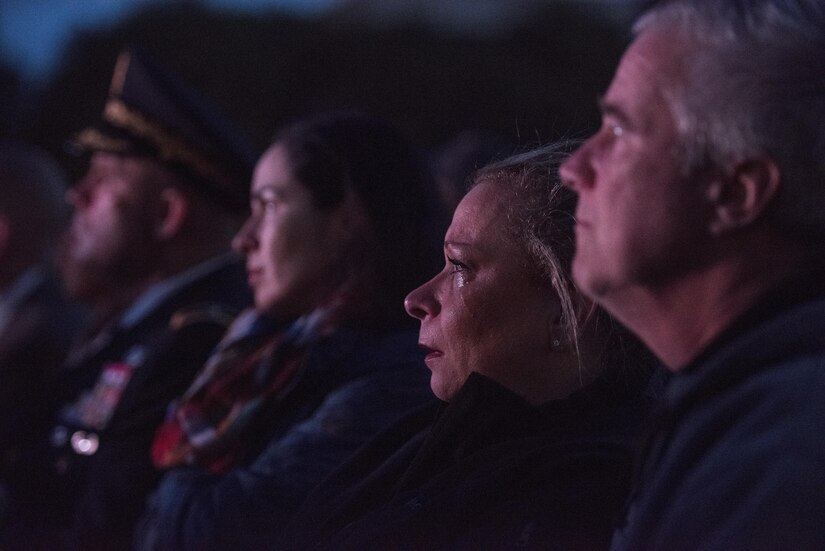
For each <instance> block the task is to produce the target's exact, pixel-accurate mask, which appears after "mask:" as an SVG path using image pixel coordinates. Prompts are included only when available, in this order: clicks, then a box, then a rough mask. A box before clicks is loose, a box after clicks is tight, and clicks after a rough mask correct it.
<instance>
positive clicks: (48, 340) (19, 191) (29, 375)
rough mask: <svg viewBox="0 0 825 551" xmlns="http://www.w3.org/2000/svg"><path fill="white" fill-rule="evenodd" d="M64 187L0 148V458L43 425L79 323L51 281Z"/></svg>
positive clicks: (40, 164) (33, 152)
mask: <svg viewBox="0 0 825 551" xmlns="http://www.w3.org/2000/svg"><path fill="white" fill-rule="evenodd" d="M65 190H66V181H65V178H64V176H63V173H62V172H61V170H60V168H59V167H58V166H57V164H56V163H55V162H54V160H52V159H51V157H49V156H48V155H47V154H46V153H44V152H42V151H40V150H38V149H36V148H34V147H32V146H29V145H24V144H21V143H2V144H0V442H2V445H0V454H2V455H0V457H4V458H5V457H8V456H10V455H14V454H15V453H16V451H17V450H18V449H19V448H20V446H24V445H26V441H27V440H28V438H29V437H30V435H32V434H33V433H34V432H36V430H35V429H34V427H35V426H36V425H38V424H43V423H45V422H46V419H47V414H48V412H49V411H50V408H51V400H52V390H53V389H52V388H51V385H52V383H53V379H54V376H55V374H56V371H57V368H58V366H59V365H60V364H61V362H62V361H63V359H64V357H65V356H66V353H67V352H68V350H69V347H70V346H71V344H72V342H73V340H74V338H75V337H76V336H77V335H78V332H79V331H81V330H82V329H83V326H84V319H85V316H84V315H83V312H82V311H81V309H80V308H79V307H78V306H77V305H74V304H73V303H71V302H70V301H69V300H68V299H67V298H66V297H65V296H64V295H63V293H62V292H61V289H60V284H59V283H58V281H57V278H56V277H54V273H53V269H52V259H53V258H52V257H53V252H54V245H55V243H56V241H57V238H58V235H59V234H60V232H61V231H62V229H63V227H64V225H65V223H66V221H67V219H68V216H67V215H68V209H67V208H66V204H65V202H64V200H63V194H64V192H65Z"/></svg>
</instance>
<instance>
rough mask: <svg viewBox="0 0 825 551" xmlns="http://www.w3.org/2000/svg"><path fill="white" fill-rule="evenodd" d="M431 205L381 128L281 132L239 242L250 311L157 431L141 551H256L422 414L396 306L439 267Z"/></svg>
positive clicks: (416, 169) (313, 124) (262, 169)
mask: <svg viewBox="0 0 825 551" xmlns="http://www.w3.org/2000/svg"><path fill="white" fill-rule="evenodd" d="M440 220H441V219H440V217H439V207H438V199H437V196H436V194H435V192H434V189H433V186H432V184H431V182H430V180H429V178H428V177H427V175H426V172H425V171H424V169H423V168H422V165H421V164H420V163H419V161H418V159H417V156H416V154H415V153H414V151H413V150H412V148H411V147H410V145H409V144H408V143H407V142H406V141H405V140H404V139H402V137H401V136H400V135H399V134H398V133H397V132H396V131H395V130H394V129H392V128H391V127H389V126H387V125H386V124H384V123H382V122H379V121H376V120H374V119H371V118H368V117H366V116H363V115H359V114H348V113H334V114H326V115H321V116H317V117H315V118H311V119H308V120H304V121H300V122H298V123H295V124H293V125H291V126H289V127H287V128H285V129H284V130H282V131H281V132H280V133H279V134H278V135H277V137H276V139H275V141H274V143H273V145H272V146H271V147H270V148H269V149H268V150H267V151H266V153H265V154H264V155H263V156H262V157H261V159H260V160H259V162H258V164H257V166H256V168H255V172H254V175H253V179H252V186H251V215H250V216H249V218H248V220H247V221H246V223H245V225H244V226H243V228H242V229H241V230H240V232H239V233H238V234H237V236H236V237H235V241H234V245H235V248H236V249H237V250H238V252H240V253H241V254H243V255H244V256H245V257H246V265H247V271H248V274H249V283H250V286H251V287H252V290H253V293H254V297H255V306H254V308H253V309H252V310H250V311H248V312H245V313H244V314H242V315H241V316H240V317H239V318H238V319H237V320H236V321H235V322H234V323H233V325H232V326H231V327H230V329H229V331H228V332H227V334H226V335H225V336H224V339H223V340H222V342H221V343H220V344H219V345H218V347H217V349H216V351H215V352H214V353H213V355H212V357H211V358H210V360H209V361H208V362H207V364H206V366H205V367H204V369H203V371H202V372H201V373H200V375H199V376H198V378H197V379H196V380H195V382H194V383H193V385H192V386H191V387H190V388H189V390H188V391H187V392H186V394H185V395H184V396H183V397H182V398H181V399H180V400H179V401H178V402H177V404H176V406H175V407H174V409H173V410H172V411H171V413H170V415H169V417H168V420H167V421H166V422H165V423H164V424H163V425H162V426H161V428H160V429H159V431H158V433H157V435H156V438H155V442H154V445H153V449H152V455H153V460H154V463H155V465H156V466H157V467H158V468H160V469H162V470H165V471H167V474H166V475H165V477H164V478H163V479H162V481H161V484H160V486H159V488H158V490H157V492H156V493H155V495H154V496H153V498H152V499H151V501H150V504H149V508H148V510H147V513H146V515H145V516H144V518H143V520H142V521H141V523H140V526H139V529H138V534H137V537H136V547H137V548H138V549H144V550H148V549H175V550H184V549H199V550H200V549H228V548H233V549H245V548H250V549H258V548H260V546H262V545H265V544H266V543H267V542H269V541H271V540H272V538H273V534H276V533H277V532H278V529H279V527H280V526H281V525H282V524H283V522H284V521H285V519H286V518H287V517H288V516H289V515H290V514H291V513H293V512H294V511H295V510H296V509H297V507H298V506H299V505H300V503H301V501H302V500H303V499H304V498H305V497H306V494H307V493H308V491H309V490H310V489H311V488H312V487H313V486H314V485H316V484H317V483H318V482H319V481H320V480H321V479H322V478H323V477H324V476H325V475H327V474H328V473H329V472H330V471H332V469H333V468H334V467H335V466H336V465H337V464H339V463H341V462H342V461H343V460H344V459H345V458H346V457H347V456H348V455H350V454H351V453H353V452H354V451H355V450H356V448H357V447H358V446H359V445H361V444H362V443H364V442H365V441H366V440H367V439H368V438H369V437H371V436H373V435H374V434H375V433H376V432H378V431H379V430H380V429H383V428H385V427H386V426H387V425H388V424H390V423H391V422H392V421H394V420H396V419H397V418H398V417H400V416H401V415H402V414H403V413H404V412H406V411H407V410H409V409H411V408H415V407H418V406H420V405H421V404H422V403H424V402H427V401H429V400H431V396H430V393H429V391H428V389H427V378H426V375H427V371H426V369H424V366H423V365H422V354H421V352H420V350H418V347H417V346H416V337H415V332H414V330H411V328H410V327H409V326H410V323H409V319H408V318H407V316H406V315H404V311H403V307H402V303H403V297H404V294H405V292H406V289H408V285H409V283H410V282H411V281H414V280H415V279H416V278H420V277H423V274H424V273H426V271H427V270H428V269H431V267H432V266H434V265H436V263H437V251H438V245H437V238H436V236H437V235H439V233H440V228H439V222H440Z"/></svg>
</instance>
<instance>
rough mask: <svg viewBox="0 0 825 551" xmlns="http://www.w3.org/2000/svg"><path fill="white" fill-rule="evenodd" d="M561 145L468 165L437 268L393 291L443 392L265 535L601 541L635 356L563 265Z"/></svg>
mask: <svg viewBox="0 0 825 551" xmlns="http://www.w3.org/2000/svg"><path fill="white" fill-rule="evenodd" d="M562 158H563V155H562V153H561V151H560V149H559V148H558V147H551V148H545V149H541V150H538V151H535V152H532V153H529V154H525V155H521V156H517V157H513V158H511V159H508V160H505V161H502V162H499V163H496V164H494V165H491V166H489V167H487V168H485V169H482V170H481V171H480V172H478V173H477V174H476V176H475V178H474V186H473V187H472V188H471V190H470V191H469V192H468V194H467V195H466V196H465V197H464V199H462V201H461V202H460V203H459V205H458V207H457V209H456V211H455V214H454V216H453V221H452V225H451V226H450V228H449V230H448V231H447V234H446V237H445V240H444V256H445V260H446V261H445V265H444V268H443V270H441V272H439V273H438V274H437V275H436V276H435V277H434V278H432V279H431V280H430V281H429V282H427V283H425V284H424V285H422V286H421V287H419V288H418V289H416V290H414V291H412V292H411V293H410V294H409V295H408V297H407V299H406V308H407V311H408V312H409V314H410V315H411V316H413V317H415V318H417V319H419V320H420V322H421V330H420V336H419V342H420V344H421V346H422V347H424V348H425V349H426V350H427V351H428V354H427V356H426V360H425V361H426V363H427V366H428V367H429V368H430V370H431V372H432V376H431V388H432V390H433V392H434V394H435V395H436V396H437V397H438V398H440V399H441V400H442V401H443V404H441V405H440V406H436V410H437V411H433V408H431V407H428V408H425V409H421V410H420V411H419V412H416V413H412V414H410V415H409V416H407V417H405V418H404V419H402V420H401V421H399V422H398V423H397V424H396V425H394V426H393V427H392V428H391V429H389V430H387V431H385V432H384V433H383V434H382V435H380V436H379V437H377V438H376V439H374V440H372V441H371V442H370V443H369V444H368V445H367V446H365V447H364V448H362V449H361V450H360V451H359V453H358V454H356V456H354V457H353V458H351V459H350V460H349V461H348V462H347V463H346V464H345V465H344V466H342V467H341V468H339V469H338V470H336V472H335V473H333V474H332V475H331V476H330V477H329V478H328V479H327V480H326V481H325V482H324V483H323V484H322V485H321V486H320V487H319V488H317V489H316V490H314V491H313V493H312V494H311V496H310V498H309V499H308V500H307V502H306V503H305V504H304V505H303V506H302V508H301V511H300V512H299V514H298V515H297V516H296V517H295V518H294V519H293V522H292V523H290V525H289V527H288V528H287V529H286V531H285V532H284V534H283V537H282V540H281V542H280V544H281V547H283V548H287V549H336V550H337V549H353V550H355V549H428V550H430V549H451V550H452V549H473V550H476V549H547V548H554V549H555V548H558V549H598V548H606V547H607V546H608V545H609V542H610V535H611V532H612V524H613V517H614V515H616V514H617V513H618V511H619V509H620V507H621V505H622V503H623V501H624V499H625V497H626V495H627V492H628V488H629V483H630V464H631V458H630V453H629V447H630V441H631V439H632V437H633V435H634V433H635V429H636V427H637V425H638V422H639V419H640V418H641V416H642V414H643V410H644V400H643V399H642V392H641V389H642V388H643V387H644V383H645V381H646V379H647V369H646V368H645V361H644V360H643V358H645V356H644V355H635V353H634V351H635V352H639V353H640V354H641V350H640V349H637V348H635V345H634V344H633V341H631V340H629V339H626V338H624V334H623V332H622V331H621V330H620V328H618V327H616V326H615V325H614V324H613V323H612V322H611V320H610V319H609V318H608V317H607V316H606V315H605V314H604V313H603V312H602V311H600V310H598V309H597V308H596V307H595V306H593V303H592V302H591V301H589V300H587V299H586V298H584V297H583V296H582V295H580V294H579V293H578V291H577V290H576V288H575V287H574V285H573V283H572V281H571V279H570V263H571V259H572V256H573V225H574V220H573V216H572V213H573V211H574V203H575V197H574V195H573V194H572V193H571V192H570V191H569V190H567V189H566V188H564V187H562V186H561V185H560V183H559V182H558V177H557V175H556V171H557V168H558V164H559V162H560V161H561V159H562ZM433 419H435V420H434V421H433Z"/></svg>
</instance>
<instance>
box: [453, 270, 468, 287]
mask: <svg viewBox="0 0 825 551" xmlns="http://www.w3.org/2000/svg"><path fill="white" fill-rule="evenodd" d="M455 284H456V287H458V288H459V289H461V288H462V287H464V286H465V285H467V278H466V277H465V276H464V274H463V273H462V272H458V273H457V274H456V278H455Z"/></svg>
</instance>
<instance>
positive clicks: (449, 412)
mask: <svg viewBox="0 0 825 551" xmlns="http://www.w3.org/2000/svg"><path fill="white" fill-rule="evenodd" d="M634 394H635V396H634ZM640 405H641V402H640V401H639V400H638V394H636V393H634V392H633V391H628V389H626V388H620V387H613V386H612V385H611V384H609V383H606V382H604V381H601V382H599V383H594V384H593V385H590V387H588V388H586V389H583V390H581V391H579V392H577V393H575V394H574V395H572V396H571V397H569V398H567V399H564V400H558V401H553V402H548V403H547V404H544V405H543V406H540V407H533V406H531V405H530V404H529V403H527V402H526V401H524V400H523V399H522V398H520V397H519V396H517V395H515V394H513V393H512V392H510V391H509V390H507V389H505V388H504V387H502V386H500V385H499V384H498V383H495V382H494V381H492V380H490V379H488V378H486V377H484V376H482V375H479V374H476V373H474V374H472V375H471V376H470V377H469V379H468V380H467V382H466V383H465V385H464V386H463V387H462V389H461V391H460V392H459V393H458V394H457V395H456V397H455V398H454V399H453V400H452V401H451V402H450V403H449V404H447V405H445V406H443V407H442V408H441V411H438V412H435V411H433V410H430V411H423V410H422V411H420V412H418V413H416V414H412V415H410V416H409V417H407V418H405V419H404V420H402V421H401V422H399V423H398V424H397V425H396V426H394V427H393V428H392V429H391V430H389V431H387V432H386V433H384V434H383V435H382V436H380V437H379V438H376V439H375V440H373V441H371V442H370V444H369V445H368V446H367V447H365V448H364V449H362V450H361V451H360V452H359V453H358V455H356V456H355V457H354V458H352V459H351V460H350V461H349V462H348V463H347V464H346V465H345V466H343V467H342V468H341V469H339V470H338V471H336V472H335V473H334V474H333V475H332V476H331V477H330V478H329V479H327V480H326V481H325V482H324V484H322V485H321V486H320V487H319V488H317V489H316V490H315V491H314V492H313V494H312V495H311V497H310V498H309V499H308V500H307V502H306V503H305V504H304V506H303V507H302V508H301V511H300V513H299V514H298V515H297V516H296V517H295V518H294V519H293V522H292V523H291V524H290V526H289V527H288V528H287V530H286V532H285V533H284V535H283V538H282V540H281V542H279V546H277V548H278V549H296V550H306V549H335V550H345V549H347V550H363V549H369V550H382V549H392V550H413V549H420V550H434V549H444V550H457V549H467V550H473V551H476V550H483V549H548V548H558V549H606V548H607V546H608V545H609V543H610V535H611V532H612V528H613V523H614V522H615V520H616V519H615V516H616V515H617V514H618V513H619V511H620V509H621V506H622V503H623V502H624V499H625V498H626V497H627V493H628V491H629V488H630V474H631V454H630V448H631V439H632V436H633V435H634V434H635V429H636V428H637V426H638V423H639V421H640V419H641V416H642V411H641V408H640ZM436 413H437V417H436V415H435V414H436Z"/></svg>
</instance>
